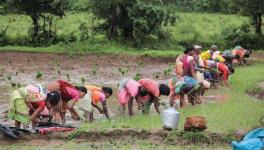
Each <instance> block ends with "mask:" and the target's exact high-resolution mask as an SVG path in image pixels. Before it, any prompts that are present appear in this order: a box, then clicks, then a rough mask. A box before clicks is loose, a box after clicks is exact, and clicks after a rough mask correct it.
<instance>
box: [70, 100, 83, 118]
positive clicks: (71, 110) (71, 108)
mask: <svg viewBox="0 0 264 150" xmlns="http://www.w3.org/2000/svg"><path fill="white" fill-rule="evenodd" d="M76 102H77V100H74V99H73V100H70V103H69V104H68V106H67V107H68V109H69V111H70V112H71V115H72V119H73V120H80V116H79V115H78V113H77V112H76V111H75V109H74V105H75V104H76Z"/></svg>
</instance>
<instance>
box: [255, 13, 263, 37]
mask: <svg viewBox="0 0 264 150" xmlns="http://www.w3.org/2000/svg"><path fill="white" fill-rule="evenodd" d="M261 16H262V14H261V13H259V14H256V16H255V19H254V21H255V33H256V34H259V35H261V34H262V31H261V24H262V18H261Z"/></svg>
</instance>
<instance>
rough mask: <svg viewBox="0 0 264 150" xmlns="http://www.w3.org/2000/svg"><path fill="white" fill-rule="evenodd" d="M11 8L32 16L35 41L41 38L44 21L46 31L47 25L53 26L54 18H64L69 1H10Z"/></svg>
mask: <svg viewBox="0 0 264 150" xmlns="http://www.w3.org/2000/svg"><path fill="white" fill-rule="evenodd" d="M8 2H9V4H10V7H15V8H16V9H17V10H19V11H20V12H22V13H25V14H26V15H28V16H30V18H31V19H32V24H33V33H32V39H33V41H34V40H35V39H36V38H38V37H39V36H40V31H41V26H40V23H41V21H42V23H43V26H44V27H43V28H42V29H44V31H46V30H45V26H46V25H52V16H59V17H62V16H63V15H64V13H65V10H66V7H67V0H10V1H8Z"/></svg>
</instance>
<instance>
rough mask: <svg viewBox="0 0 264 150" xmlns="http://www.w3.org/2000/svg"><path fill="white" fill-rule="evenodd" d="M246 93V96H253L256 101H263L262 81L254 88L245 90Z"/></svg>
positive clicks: (263, 87) (263, 82) (263, 84)
mask: <svg viewBox="0 0 264 150" xmlns="http://www.w3.org/2000/svg"><path fill="white" fill-rule="evenodd" d="M246 92H247V94H248V95H250V96H253V97H255V98H256V99H258V100H262V101H263V100H264V81H262V82H260V83H258V84H257V85H255V87H252V88H250V89H247V90H246Z"/></svg>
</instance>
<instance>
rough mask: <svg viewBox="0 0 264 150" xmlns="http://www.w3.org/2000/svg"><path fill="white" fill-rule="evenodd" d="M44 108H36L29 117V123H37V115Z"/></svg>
mask: <svg viewBox="0 0 264 150" xmlns="http://www.w3.org/2000/svg"><path fill="white" fill-rule="evenodd" d="M44 108H45V106H42V107H38V108H37V109H36V110H35V111H34V112H33V114H32V115H31V117H30V120H31V121H34V122H38V121H37V117H38V115H39V114H40V112H42V111H43V109H44Z"/></svg>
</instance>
